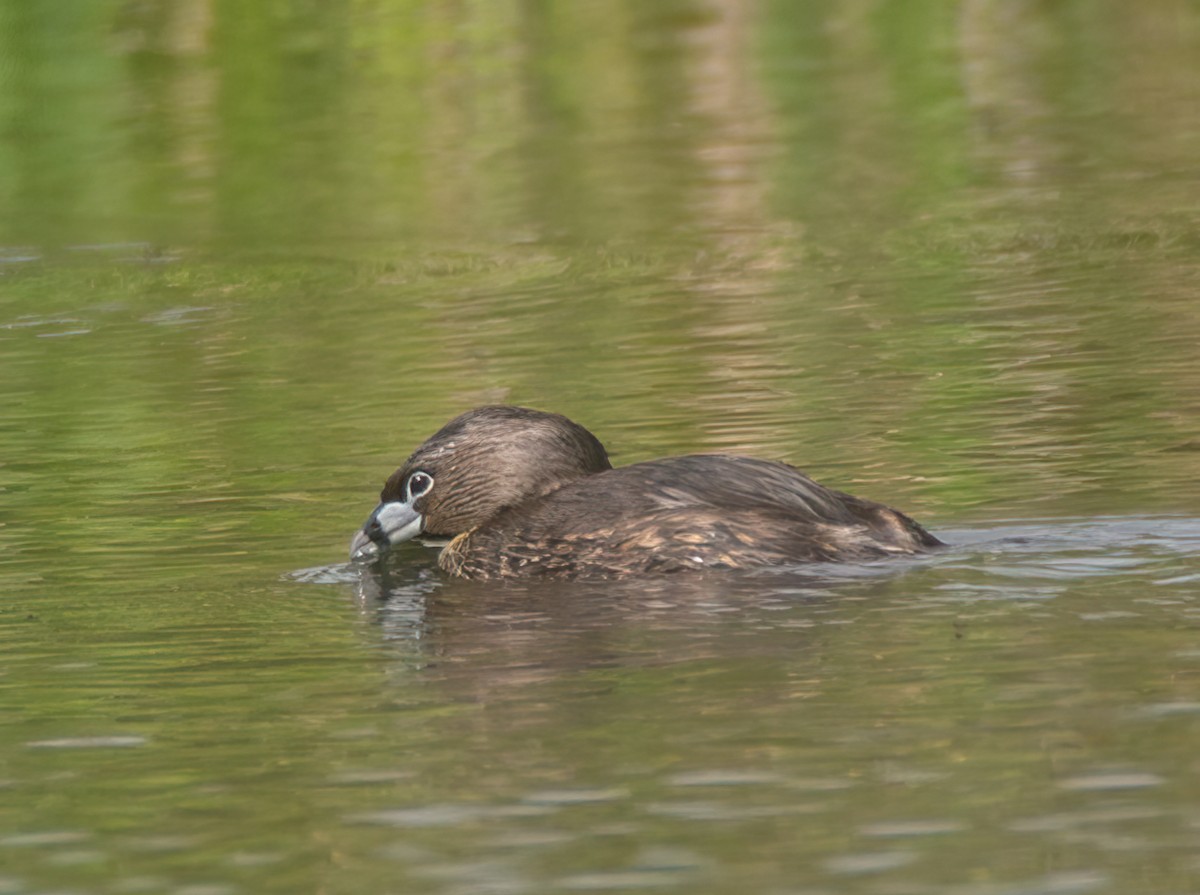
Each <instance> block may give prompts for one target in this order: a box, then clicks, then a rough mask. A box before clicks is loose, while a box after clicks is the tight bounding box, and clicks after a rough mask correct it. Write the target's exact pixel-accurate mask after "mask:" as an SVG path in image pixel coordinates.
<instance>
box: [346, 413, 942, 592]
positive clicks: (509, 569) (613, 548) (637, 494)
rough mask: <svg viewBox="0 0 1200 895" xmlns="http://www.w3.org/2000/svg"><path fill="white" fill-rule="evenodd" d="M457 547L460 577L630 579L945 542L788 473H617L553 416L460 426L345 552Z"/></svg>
mask: <svg viewBox="0 0 1200 895" xmlns="http://www.w3.org/2000/svg"><path fill="white" fill-rule="evenodd" d="M418 536H425V537H429V538H452V539H453V540H451V541H450V543H449V544H447V545H446V546H445V548H444V549H443V550H442V552H441V555H440V556H439V558H438V564H439V565H440V566H441V567H442V568H443V569H444V570H445V571H447V572H449V573H450V574H452V575H457V576H461V577H464V578H510V577H522V578H531V577H538V576H550V577H560V578H576V577H592V578H597V577H600V578H603V577H624V576H630V575H644V574H659V573H666V572H679V571H683V570H706V569H746V568H754V567H758V566H773V565H786V564H789V563H806V562H828V561H854V560H868V559H877V558H879V557H884V556H895V555H898V554H910V553H923V552H925V551H928V550H930V549H932V548H934V547H938V546H941V543H942V542H941V541H939V540H938V539H937V538H935V537H934V536H933V535H931V534H930V533H929V532H927V531H926V530H925V529H923V528H922V527H921V526H920V525H918V524H917V523H916V522H914V521H913V520H912V519H910V518H908V516H905V515H904V514H903V513H901V512H899V511H897V510H893V509H891V508H890V507H886V506H884V505H883V504H878V503H873V502H871V501H869V500H863V499H861V498H858V497H853V496H851V495H849V494H843V493H841V492H840V491H833V490H831V489H829V488H826V487H824V486H823V485H819V484H817V483H816V482H814V481H813V480H812V479H810V478H809V477H808V476H806V475H805V474H804V473H802V472H800V470H798V469H795V468H794V467H791V466H788V465H787V464H785V463H775V462H771V461H769V460H753V459H751V458H749V457H729V456H722V455H718V454H697V455H693V456H687V457H669V458H667V459H664V460H650V461H648V462H645V463H635V464H633V465H632V466H625V467H622V468H620V469H613V467H612V464H611V463H609V462H608V454H607V453H606V452H605V450H604V445H602V444H601V443H600V442H599V441H598V440H597V439H596V436H594V435H592V433H591V432H589V431H588V430H587V429H585V428H583V426H580V425H578V424H577V423H573V422H571V420H569V419H567V418H566V417H565V416H559V415H558V414H556V413H543V412H541V411H538V410H529V409H527V408H524V407H505V406H495V407H481V408H479V409H478V410H472V411H469V412H468V413H464V414H462V415H461V416H458V417H455V418H454V419H452V420H451V421H450V422H448V423H447V424H446V425H445V426H443V427H442V429H441V430H440V431H439V432H438V433H437V434H436V435H434V436H433V437H432V438H430V439H429V440H428V441H426V442H425V443H424V444H422V445H421V446H420V447H419V448H417V449H416V451H414V452H413V455H412V456H411V457H409V458H408V460H406V461H405V463H404V465H403V466H401V467H400V468H399V469H398V470H396V471H395V472H394V473H393V474H392V476H391V477H390V478H389V479H388V480H387V483H386V484H385V485H384V486H383V493H382V494H381V495H380V504H379V506H377V507H376V508H375V511H374V512H373V513H371V515H370V517H368V519H367V521H366V524H365V525H363V527H362V530H361V531H359V532H358V533H357V534H356V535H355V536H354V540H353V541H352V542H351V544H350V556H351V558H352V559H360V558H367V557H373V556H375V555H377V554H378V553H379V552H380V551H381V550H383V549H386V548H388V547H391V546H392V545H394V544H399V543H401V542H402V541H407V540H409V539H410V538H414V537H418Z"/></svg>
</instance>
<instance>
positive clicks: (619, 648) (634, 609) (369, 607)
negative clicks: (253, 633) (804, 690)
mask: <svg viewBox="0 0 1200 895" xmlns="http://www.w3.org/2000/svg"><path fill="white" fill-rule="evenodd" d="M405 553H407V551H405ZM356 568H357V570H358V575H359V577H358V581H357V586H356V591H357V597H358V601H359V605H360V608H361V610H362V611H363V613H364V614H365V615H366V616H367V617H368V618H370V619H371V620H372V621H373V622H374V623H376V624H377V625H378V626H379V627H380V628H381V629H382V630H383V633H384V638H385V639H386V641H388V642H389V644H390V645H391V646H392V647H393V648H395V649H397V650H398V651H399V653H400V657H401V658H402V659H403V660H404V662H405V664H406V665H409V666H410V667H411V666H418V667H420V668H421V669H422V670H423V672H424V673H425V674H427V675H434V676H437V677H444V678H456V679H460V683H466V681H467V680H468V679H469V680H470V681H472V682H473V683H472V686H473V687H474V686H478V687H481V688H485V689H486V690H487V691H489V692H490V693H492V694H494V693H495V692H496V691H497V690H498V689H502V688H504V687H508V686H521V685H525V684H528V683H531V682H535V681H537V682H540V681H546V680H549V679H552V678H555V677H559V676H562V675H569V674H571V673H573V672H579V671H586V670H595V669H604V668H618V667H628V666H645V667H650V666H664V665H671V664H678V663H685V662H686V663H695V662H697V661H703V660H712V659H721V660H737V659H740V658H751V657H753V658H767V657H769V656H771V655H776V656H778V655H781V654H784V653H787V654H794V653H795V652H796V651H798V650H804V649H809V648H812V647H813V646H814V645H815V644H816V643H817V642H819V641H820V640H821V639H823V638H824V637H826V636H828V635H827V634H826V633H825V632H827V631H828V630H830V626H831V625H833V624H845V623H847V622H849V621H852V620H853V618H854V617H855V616H856V615H857V614H859V613H861V612H862V611H863V608H864V603H866V602H867V601H868V600H870V599H871V597H872V594H873V593H875V592H876V591H877V590H878V588H880V587H883V586H886V581H887V579H888V578H891V577H894V571H895V566H894V565H889V566H888V568H890V569H891V570H892V571H891V572H890V573H889V572H886V571H885V570H883V567H882V566H880V567H875V568H871V567H859V568H858V569H857V570H848V569H847V567H845V566H834V567H829V568H822V569H820V570H808V569H806V570H805V571H804V573H803V574H801V573H797V572H792V573H785V572H780V571H772V572H769V573H763V572H758V573H753V574H722V575H711V576H704V575H677V576H665V577H659V578H646V579H640V580H628V579H627V580H621V581H587V582H579V581H576V582H562V581H505V582H488V581H469V580H462V579H447V578H445V577H444V576H442V575H441V574H440V573H439V572H438V570H437V568H436V565H435V564H434V562H433V555H432V554H429V558H428V559H426V558H425V557H422V556H418V557H416V558H415V559H414V558H413V557H412V556H411V555H391V556H388V557H385V559H384V560H383V561H382V562H378V563H374V564H369V565H366V564H364V565H361V566H358V567H356ZM480 695H482V694H480Z"/></svg>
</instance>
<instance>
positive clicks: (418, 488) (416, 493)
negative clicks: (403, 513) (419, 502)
mask: <svg viewBox="0 0 1200 895" xmlns="http://www.w3.org/2000/svg"><path fill="white" fill-rule="evenodd" d="M432 487H433V476H431V475H430V474H429V473H427V472H421V471H419V470H418V471H417V472H414V473H413V474H412V475H410V476H409V477H408V482H407V484H405V486H404V490H405V492H406V493H407V496H408V502H409V503H412V502H413V501H414V500H416V499H417V498H418V497H423V496H424V495H425V494H427V493H429V489H430V488H432Z"/></svg>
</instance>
